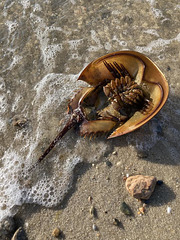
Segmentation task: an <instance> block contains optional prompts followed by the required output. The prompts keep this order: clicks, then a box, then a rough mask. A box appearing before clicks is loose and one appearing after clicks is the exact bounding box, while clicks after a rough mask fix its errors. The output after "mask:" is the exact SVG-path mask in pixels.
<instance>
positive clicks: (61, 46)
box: [0, 0, 180, 240]
mask: <svg viewBox="0 0 180 240" xmlns="http://www.w3.org/2000/svg"><path fill="white" fill-rule="evenodd" d="M178 3H179V2H178V1H175V0H174V1H171V2H165V1H162V0H161V1H138V0H137V1H118V2H117V1H114V0H111V1H104V2H103V3H102V1H94V0H93V1H85V0H82V1H74V0H71V1H45V2H42V1H36V3H34V2H33V1H29V2H25V1H19V2H17V1H11V2H10V1H1V3H0V9H1V15H0V18H1V27H2V28H1V36H2V37H1V51H2V54H3V55H2V56H3V58H2V59H1V66H2V68H1V72H2V74H1V78H0V83H1V85H0V86H1V88H0V94H1V96H2V101H1V105H0V107H1V119H0V120H1V121H0V124H1V133H0V137H2V138H0V145H1V150H0V156H1V160H0V167H1V170H2V173H3V174H4V179H3V178H2V177H1V180H0V181H1V185H2V186H5V185H7V186H11V185H13V181H15V182H16V179H17V178H18V174H20V173H21V171H22V165H23V164H24V165H25V166H26V165H27V166H31V165H32V164H33V163H35V162H36V159H37V158H38V156H39V155H40V154H41V153H42V152H43V150H44V149H45V148H46V146H47V145H48V144H49V142H50V141H51V140H52V139H53V138H54V136H55V135H56V134H57V132H58V130H59V129H60V128H61V127H62V125H63V122H61V123H59V122H60V120H61V119H63V118H64V117H65V116H66V114H65V113H66V108H67V100H68V99H69V98H70V97H71V96H72V95H73V92H74V89H78V88H79V87H80V86H81V83H78V84H77V83H76V77H78V74H79V72H80V71H81V70H82V69H83V67H85V66H86V65H87V64H88V63H90V62H91V61H92V60H94V59H96V58H98V57H100V56H102V55H105V54H107V53H110V52H114V51H119V50H134V51H139V52H141V53H143V54H145V55H147V56H148V57H150V58H151V59H152V60H153V61H154V62H155V63H156V64H157V65H158V67H159V68H160V69H161V70H162V72H163V73H164V74H165V76H166V78H167V81H168V83H169V87H170V94H169V98H168V101H167V102H166V104H165V106H164V107H163V109H162V110H161V111H160V112H159V113H158V114H157V116H156V117H155V118H153V119H152V120H151V121H149V122H148V123H147V124H146V125H144V126H143V127H141V128H140V129H138V130H136V131H135V132H132V133H130V134H128V135H125V136H122V137H119V138H116V139H111V140H106V139H105V138H104V137H103V136H102V137H97V138H95V139H92V140H90V139H88V138H86V139H84V138H81V137H80V136H79V135H78V131H77V130H71V131H70V132H69V133H67V136H65V137H64V139H62V141H61V142H60V144H59V145H58V146H57V147H56V148H55V149H54V150H53V151H52V153H51V154H50V155H49V156H48V157H47V159H46V161H45V162H44V163H43V164H42V165H41V166H40V167H39V168H38V170H37V173H35V175H34V179H32V182H31V184H30V186H28V187H29V189H30V190H27V189H26V190H27V192H28V191H29V192H30V193H29V195H28V194H27V195H26V196H25V195H23V193H22V192H23V191H21V190H22V189H23V190H24V189H25V187H24V186H23V185H22V186H21V183H19V182H18V181H17V183H16V185H13V186H14V188H12V191H10V192H8V191H7V190H6V189H5V190H4V189H3V190H2V187H1V192H2V194H1V202H2V201H3V202H6V204H7V212H8V206H13V204H14V205H17V204H18V205H20V207H19V208H15V209H16V210H15V212H16V214H15V216H14V218H15V221H16V224H17V227H18V226H22V227H23V229H24V230H25V232H26V235H27V238H28V239H29V240H43V239H54V238H53V237H52V231H53V229H54V228H56V227H59V228H60V229H61V231H62V234H61V236H60V237H59V238H60V239H67V240H69V239H78V240H81V239H82V240H84V239H86V240H88V239H102V240H117V239H123V240H144V239H147V240H151V239H154V240H156V239H157V240H159V239H161V240H167V239H168V240H178V239H179V238H180V230H179V222H180V214H179V209H180V200H179V199H180V197H179V195H180V189H179V188H180V183H179V181H180V179H179V171H180V167H179V163H180V154H179V152H180V148H179V134H180V125H179V114H180V110H179V103H180V100H179V74H178V68H179V65H180V58H179V50H180V44H179V42H180V37H179V34H180V33H179V32H178V30H179V21H178V17H179V8H180V6H179V4H178ZM82 85H84V84H82ZM51 96H52V97H51ZM15 115H23V116H25V117H26V118H27V119H28V124H27V126H25V127H23V128H17V127H16V126H13V124H12V118H13V117H14V116H15ZM75 158H78V159H79V163H78V164H77V165H76V167H75V169H74V171H73V173H74V174H73V177H72V178H71V176H72V175H71V174H69V175H68V176H66V178H67V185H66V183H64V184H65V187H66V189H68V185H69V184H70V183H72V185H71V187H70V188H69V190H68V192H67V194H65V197H64V199H63V200H62V202H61V199H60V197H59V195H58V191H59V189H61V188H59V186H60V183H59V182H58V178H60V177H62V176H63V175H62V170H63V168H61V167H62V165H63V164H66V163H67V159H68V161H70V162H72V161H73V160H74V159H75ZM16 161H17V163H15V162H16ZM77 161H78V160H77ZM107 161H110V162H111V164H112V166H108V164H107V163H106V162H107ZM10 162H11V163H10ZM11 164H12V166H11ZM5 165H6V166H7V165H9V168H8V171H9V174H10V175H11V173H12V172H13V174H14V175H13V174H12V176H10V175H7V171H5V168H6V166H5ZM16 165H17V167H16ZM63 166H65V165H63ZM12 170H13V171H12ZM19 170H20V171H19ZM2 173H1V176H2V175H3V174H2ZM126 174H129V175H136V174H143V175H153V176H155V177H156V178H157V179H160V180H163V182H164V183H163V185H161V186H157V187H156V189H155V192H154V193H153V195H152V197H151V198H150V200H149V201H148V203H147V205H146V211H145V214H144V215H139V214H138V211H139V208H140V207H141V206H142V203H141V202H138V201H137V200H136V199H134V198H132V197H131V196H130V195H129V194H128V192H127V190H126V189H125V183H124V181H123V177H124V176H126ZM8 176H10V177H8ZM11 177H12V179H11ZM68 177H69V179H68ZM45 179H46V180H47V181H45ZM11 181H12V182H11ZM39 182H40V183H41V184H39ZM52 183H53V184H54V185H53V187H54V190H53V191H54V192H53V193H52V194H53V196H52V199H51V196H49V199H51V201H52V202H53V201H54V202H57V204H56V205H57V206H55V207H52V208H47V207H45V206H47V200H46V199H45V200H43V197H44V195H45V194H46V188H48V184H50V185H51V184H52ZM36 186H37V187H36ZM28 187H27V186H26V188H28ZM31 187H32V189H35V190H37V192H38V191H39V195H38V194H37V192H36V193H35V192H31ZM9 188H10V187H9ZM56 190H57V191H56ZM62 192H63V190H62V191H61V192H60V194H62ZM33 194H34V195H35V196H34V195H33ZM90 196H91V197H92V201H89V197H90ZM44 198H45V197H44ZM5 199H6V201H5ZM16 199H17V200H16ZM56 199H58V200H57V201H56ZM11 200H12V201H11ZM58 201H59V202H58ZM123 201H125V202H126V203H127V204H129V206H130V207H131V209H132V211H133V216H126V215H124V214H123V213H122V212H121V210H120V206H121V203H122V202H123ZM42 205H45V206H42ZM91 206H94V207H95V209H96V212H97V216H96V217H93V216H91V214H90V212H89V211H90V208H91ZM168 207H170V208H171V213H170V214H168V213H167V208H168ZM2 208H3V206H1V212H0V214H4V211H6V210H2ZM114 218H116V219H118V220H119V221H120V222H121V225H120V227H117V226H115V225H113V219H114ZM93 224H95V225H96V226H97V231H94V230H93Z"/></svg>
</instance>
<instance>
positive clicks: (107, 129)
mask: <svg viewBox="0 0 180 240" xmlns="http://www.w3.org/2000/svg"><path fill="white" fill-rule="evenodd" d="M78 80H82V81H85V82H87V83H88V84H90V86H89V87H84V88H82V89H81V90H80V91H79V92H78V93H77V94H76V95H75V97H74V98H73V99H72V100H71V101H70V102H69V104H68V114H70V120H69V121H68V123H67V124H66V125H65V127H64V128H63V129H62V130H61V131H60V133H59V134H58V135H57V136H56V138H55V139H54V140H53V141H52V143H51V144H50V145H49V147H48V148H47V149H46V151H45V152H44V153H43V154H42V155H41V156H40V157H39V159H38V161H39V162H40V161H42V160H43V159H44V158H45V157H46V155H47V154H48V153H49V152H50V151H51V149H52V148H53V147H54V146H55V145H56V143H57V142H58V141H59V140H60V139H61V138H62V137H63V136H64V135H65V134H66V132H67V131H69V130H70V129H71V128H72V127H74V126H75V125H79V129H80V135H81V136H93V135H95V134H99V133H100V134H102V133H110V135H109V136H108V139H110V138H114V137H118V136H121V135H123V134H126V133H129V132H132V131H134V130H135V129H137V128H139V127H140V126H142V125H143V124H145V123H146V122H147V121H149V120H150V119H151V118H152V117H153V116H154V115H155V114H157V113H158V112H159V110H160V109H161V108H162V106H163V105H164V104H165V102H166V100H167V97H168V91H169V88H168V84H167V81H166V79H165V77H164V75H163V74H162V72H161V71H160V70H159V68H158V67H157V66H156V65H155V64H154V63H153V62H152V61H151V60H150V59H149V58H147V57H146V56H144V55H143V54H141V53H139V52H134V51H119V52H114V53H111V54H107V55H105V56H102V57H100V58H98V59H97V60H95V61H93V62H91V63H90V64H89V65H88V66H87V67H86V68H85V69H84V70H83V71H82V73H81V74H80V76H79V78H78Z"/></svg>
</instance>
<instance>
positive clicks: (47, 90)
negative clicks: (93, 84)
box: [0, 73, 87, 220]
mask: <svg viewBox="0 0 180 240" xmlns="http://www.w3.org/2000/svg"><path fill="white" fill-rule="evenodd" d="M1 80H2V79H1ZM69 82H71V87H70V85H69ZM82 85H83V83H81V82H80V81H77V75H65V74H53V73H52V74H47V75H46V76H45V77H44V78H42V79H41V80H40V81H39V83H38V84H36V85H35V87H34V90H35V96H34V101H33V103H32V107H33V110H32V114H34V116H35V117H34V119H36V122H37V126H36V127H35V126H34V128H35V129H34V132H33V134H32V132H31V131H26V129H22V130H18V131H16V129H15V128H14V131H15V132H14V134H15V136H14V138H13V139H12V142H11V143H10V145H9V147H8V149H7V150H5V149H4V148H3V147H2V151H4V154H3V157H2V164H3V166H2V167H1V176H0V191H1V195H0V220H1V219H2V218H3V217H4V216H7V215H11V214H13V213H15V208H14V207H15V206H16V205H21V204H23V203H30V202H32V203H37V204H41V205H43V206H46V207H50V206H54V205H56V204H58V203H60V201H61V200H62V199H63V197H64V195H65V193H66V192H67V191H68V189H69V188H70V186H71V182H72V178H73V169H74V167H75V166H76V164H77V163H79V162H81V161H82V158H81V156H79V155H78V154H77V152H75V151H73V152H71V151H69V154H67V158H66V159H64V162H60V161H59V160H58V156H54V157H53V158H49V159H48V160H49V161H52V163H51V168H52V174H50V175H49V174H47V173H44V172H43V170H41V167H40V166H39V167H38V169H36V168H35V170H34V172H35V173H36V171H39V172H40V173H41V174H40V175H39V176H40V177H39V178H37V179H36V180H35V178H34V179H33V184H32V186H31V187H29V186H27V185H28V184H27V182H29V181H30V182H31V180H32V179H31V177H32V178H33V176H32V175H31V174H30V175H29V180H28V181H26V180H25V179H24V177H25V176H27V175H26V174H27V173H28V169H29V168H30V167H31V166H32V165H33V164H34V163H35V162H36V159H37V156H36V155H35V150H36V148H37V147H38V144H39V142H40V141H41V140H42V135H43V132H44V131H45V130H44V128H43V126H44V125H43V121H42V119H43V118H44V117H45V114H44V113H45V112H47V109H48V108H50V109H51V111H52V112H53V111H56V108H57V107H58V106H59V105H61V103H62V101H64V100H65V99H69V98H70V97H71V96H72V95H74V90H76V89H79V87H80V86H82ZM84 85H85V86H86V85H87V84H86V83H85V84H84ZM1 89H2V90H5V84H4V82H3V80H2V81H1ZM5 92H6V91H5ZM3 94H4V93H3ZM15 98H16V97H15ZM43 100H44V101H43ZM19 101H20V96H19V99H17V102H16V103H14V106H13V107H12V108H13V109H14V108H15V106H17V107H18V102H19ZM0 102H1V103H2V104H4V103H5V102H4V100H3V98H2V99H1V101H0ZM28 105H29V104H28V103H27V106H24V107H25V108H26V109H27V111H28ZM5 109H7V105H6V106H5ZM50 114H51V113H50ZM47 117H48V116H47ZM5 119H6V118H5V116H4V115H3V113H2V117H1V118H0V124H1V122H2V124H1V126H2V127H3V132H2V133H4V135H6V131H7V129H6V128H5V126H6V125H7V122H6V121H5ZM25 133H26V134H25ZM71 141H72V139H71V137H69V138H68V137H67V139H66V141H64V142H61V143H62V144H61V153H62V154H65V153H67V148H68V145H69V142H71ZM79 144H80V142H79V141H77V142H76V143H75V146H74V148H75V149H76V146H78V145H79ZM17 146H18V147H17ZM47 164H48V163H47ZM32 174H34V173H32ZM12 196H13V197H12Z"/></svg>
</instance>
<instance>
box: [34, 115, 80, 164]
mask: <svg viewBox="0 0 180 240" xmlns="http://www.w3.org/2000/svg"><path fill="white" fill-rule="evenodd" d="M83 119H84V116H83V114H82V112H81V111H74V113H73V114H72V117H71V119H70V120H69V121H68V122H67V124H66V125H65V127H64V128H63V129H62V130H61V131H60V132H59V133H58V135H57V136H56V137H55V139H54V140H53V141H52V142H51V144H50V145H49V147H48V148H47V149H46V150H45V152H44V153H43V154H42V155H41V156H40V157H39V158H38V162H41V161H42V160H43V159H44V158H45V157H46V156H47V155H48V153H49V152H50V151H51V150H52V149H53V148H54V147H55V145H56V144H57V142H58V141H59V140H60V139H61V138H62V137H63V136H64V135H65V134H66V133H67V132H68V131H69V130H70V129H71V128H73V127H74V126H75V125H76V124H79V123H81V122H82V121H83Z"/></svg>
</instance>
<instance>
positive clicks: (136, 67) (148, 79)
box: [78, 51, 169, 138]
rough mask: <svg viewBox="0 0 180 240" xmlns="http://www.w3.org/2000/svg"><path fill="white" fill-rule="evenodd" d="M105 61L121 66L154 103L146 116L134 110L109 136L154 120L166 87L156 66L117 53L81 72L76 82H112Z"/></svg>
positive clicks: (142, 57) (138, 55)
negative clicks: (141, 85) (140, 85)
mask: <svg viewBox="0 0 180 240" xmlns="http://www.w3.org/2000/svg"><path fill="white" fill-rule="evenodd" d="M104 61H108V62H116V63H118V64H119V65H121V64H122V65H123V66H124V67H125V68H126V69H127V70H128V72H129V73H130V75H131V77H132V78H134V79H135V81H136V82H137V83H138V84H143V85H145V89H146V91H147V92H148V93H149V94H150V98H151V99H152V101H153V107H152V109H151V111H150V112H149V113H148V114H146V115H145V114H142V113H141V112H139V111H137V112H136V113H135V114H134V115H133V116H132V117H131V118H130V119H129V120H128V121H127V122H125V123H124V124H123V125H121V126H120V127H117V128H116V130H115V131H114V132H113V133H112V134H111V135H110V136H109V137H108V138H114V137H118V136H121V135H123V134H126V133H129V132H132V131H134V130H136V129H137V128H139V127H141V126H142V125H144V124H145V123H146V122H148V121H149V120H150V119H151V118H152V117H154V116H155V115H156V114H157V113H158V112H159V110H160V109H161V108H162V107H163V105H164V104H165V102H166V100H167V97H168V93H169V87H168V83H167V81H166V78H165V76H164V75H163V73H162V72H161V71H160V69H159V68H158V67H157V66H156V65H155V63H153V62H152V61H151V60H150V59H149V58H148V57H146V56H145V55H143V54H141V53H139V52H134V51H119V52H114V53H110V54H107V55H105V56H102V57H100V58H98V59H97V60H95V61H93V62H91V63H90V64H89V65H88V66H87V67H86V68H85V69H84V70H83V71H82V73H81V74H80V76H79V78H78V80H83V81H85V82H87V83H89V84H90V85H91V86H93V87H95V86H97V85H99V84H100V83H102V82H103V81H104V80H105V79H114V77H113V76H112V74H111V73H110V71H108V69H107V68H106V67H105V64H104Z"/></svg>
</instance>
